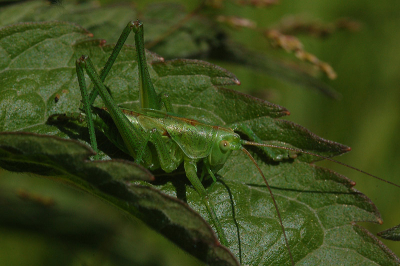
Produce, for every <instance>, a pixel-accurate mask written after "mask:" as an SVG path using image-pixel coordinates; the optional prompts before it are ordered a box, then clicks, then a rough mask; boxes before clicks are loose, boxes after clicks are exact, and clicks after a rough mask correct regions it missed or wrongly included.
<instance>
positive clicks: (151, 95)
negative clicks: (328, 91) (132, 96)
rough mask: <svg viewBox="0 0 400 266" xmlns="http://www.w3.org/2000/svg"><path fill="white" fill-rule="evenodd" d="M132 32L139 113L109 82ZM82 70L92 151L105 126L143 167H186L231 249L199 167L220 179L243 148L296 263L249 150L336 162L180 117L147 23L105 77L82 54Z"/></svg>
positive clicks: (136, 27)
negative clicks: (156, 68)
mask: <svg viewBox="0 0 400 266" xmlns="http://www.w3.org/2000/svg"><path fill="white" fill-rule="evenodd" d="M131 31H133V32H134V33H135V44H136V50H137V55H138V68H139V100H140V106H141V108H140V110H138V111H128V110H123V109H121V108H120V107H118V106H117V104H116V103H115V102H114V100H113V98H112V97H111V95H110V93H109V91H108V88H107V87H106V86H105V85H104V84H103V81H104V80H105V78H106V76H107V74H108V72H109V71H110V69H111V68H112V65H113V63H114V62H115V60H116V58H117V56H118V54H119V52H120V50H121V48H122V47H123V45H124V43H125V41H126V39H127V38H128V36H129V34H130V32H131ZM76 70H77V76H78V81H79V86H80V89H81V94H82V101H83V109H84V113H85V114H86V123H87V126H88V129H89V136H90V143H91V146H92V148H93V149H94V150H95V151H97V150H98V149H97V141H96V136H95V127H102V128H103V132H105V133H107V134H106V135H107V137H108V138H109V139H110V140H111V141H112V142H113V143H114V144H115V145H116V146H117V147H118V148H120V149H121V150H122V151H124V152H126V153H127V154H129V155H130V156H132V157H133V158H134V159H135V161H136V162H137V163H139V164H141V165H143V166H145V167H146V168H149V169H150V170H154V169H157V168H161V169H162V170H163V171H165V172H172V171H174V170H175V169H177V167H178V166H179V165H181V164H182V163H183V165H184V169H185V172H186V176H187V178H188V179H189V181H190V182H191V184H192V185H193V187H194V188H195V189H196V191H197V192H198V193H199V194H200V196H201V198H202V201H203V203H204V205H205V206H206V208H207V211H208V214H209V216H210V218H211V221H212V222H213V224H214V227H215V229H216V231H217V234H218V236H219V239H220V242H221V243H222V244H223V245H227V239H226V237H225V233H224V229H223V227H222V226H221V223H220V222H219V219H218V217H217V215H216V212H215V210H214V204H213V202H212V201H211V199H210V198H209V197H208V195H207V191H206V189H205V188H204V186H203V184H202V182H201V178H199V177H198V174H197V172H198V171H197V165H198V163H199V162H202V167H203V169H202V175H204V174H208V175H209V176H211V178H213V179H214V181H215V180H216V177H215V173H216V172H217V171H218V170H219V169H220V168H221V167H222V166H223V165H224V164H225V162H226V161H227V159H228V158H229V156H230V155H231V152H232V151H234V150H242V151H243V152H244V153H245V154H246V155H247V156H248V157H249V158H250V160H252V162H253V163H254V164H255V166H256V167H257V169H258V171H259V173H260V175H261V176H262V178H263V179H264V182H265V184H266V187H267V188H268V190H269V193H270V194H271V198H272V201H273V204H274V206H275V209H276V212H277V216H278V219H279V221H280V226H281V228H282V234H283V238H284V240H285V243H286V246H287V252H288V254H289V257H290V261H291V264H292V265H294V260H293V257H292V254H291V249H290V246H289V242H288V239H287V237H286V233H285V228H284V226H283V223H282V220H281V218H280V213H279V208H278V206H277V203H276V202H275V199H274V196H273V194H272V191H271V189H270V187H269V185H268V182H267V180H266V178H265V176H264V174H263V172H262V171H261V170H260V168H259V167H258V165H257V163H256V161H255V160H254V159H253V157H252V155H251V154H250V153H249V152H248V151H247V150H246V149H245V148H244V147H243V146H245V145H252V146H261V147H267V148H272V149H284V150H286V151H287V157H291V158H295V157H296V156H297V154H298V153H307V154H310V155H313V156H316V157H320V158H322V159H327V160H331V161H335V160H332V159H330V158H326V157H324V156H319V155H316V154H312V153H309V152H307V151H303V150H300V149H295V148H289V147H280V146H274V145H268V144H263V143H261V140H260V139H258V137H257V136H256V135H255V134H254V133H253V132H252V131H251V129H250V128H247V127H244V126H232V127H230V128H224V127H219V126H211V125H206V124H202V123H200V122H198V121H195V120H191V119H186V118H181V117H178V116H174V115H173V113H174V112H173V107H172V104H171V102H170V100H169V98H168V95H157V94H156V92H155V89H154V87H153V85H152V82H151V79H150V75H149V72H148V69H147V63H146V57H145V51H144V40H143V25H142V23H141V22H139V21H134V22H130V23H128V25H127V26H126V28H125V29H124V31H123V32H122V34H121V36H120V38H119V40H118V42H117V44H116V46H115V48H114V50H113V52H112V54H111V55H110V57H109V59H108V61H107V63H106V65H105V67H104V68H103V69H102V71H101V73H100V75H99V74H97V72H96V70H95V67H94V66H93V64H92V62H91V59H90V58H89V57H88V56H81V57H80V58H79V59H78V60H77V62H76ZM84 71H86V73H87V74H88V76H89V77H90V79H91V81H92V82H93V84H94V88H93V90H92V91H91V92H90V94H88V90H87V87H86V83H85V74H84ZM111 89H112V88H111ZM99 94H100V96H101V98H102V100H103V102H104V104H105V106H106V108H104V109H95V108H92V105H93V103H94V101H95V99H96V97H97V96H98V95H99ZM164 109H165V110H164ZM93 112H95V113H96V115H95V116H93ZM101 113H108V114H109V116H111V118H112V120H113V122H114V123H115V126H116V128H117V132H116V131H110V130H108V129H107V124H106V123H107V122H105V121H103V120H102V119H101ZM235 131H236V132H241V133H242V134H244V135H246V136H247V137H248V138H249V139H250V141H247V140H243V139H241V137H240V135H238V133H236V132H235ZM275 158H276V159H283V158H280V155H278V156H276V157H275ZM335 162H337V161H335ZM338 163H340V162H338ZM340 164H342V163H340ZM346 166H347V165H346ZM349 167H350V166H349ZM351 168H352V167H351ZM353 169H354V168H353ZM357 170H358V169H357ZM366 174H367V173H366ZM368 175H369V174H368ZM374 177H375V176H374Z"/></svg>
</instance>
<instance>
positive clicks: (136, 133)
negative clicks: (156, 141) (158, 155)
mask: <svg viewBox="0 0 400 266" xmlns="http://www.w3.org/2000/svg"><path fill="white" fill-rule="evenodd" d="M76 66H77V74H78V80H80V86H81V90H85V88H86V84H85V81H84V72H83V69H85V70H86V73H87V74H88V76H89V77H90V79H91V80H92V82H93V83H94V84H95V89H96V90H98V93H99V94H100V96H101V98H102V99H103V101H104V103H105V105H106V107H107V109H108V112H109V113H110V115H111V117H112V119H113V121H114V123H115V125H116V127H117V128H118V132H119V133H120V135H121V137H122V139H123V140H124V143H125V145H126V147H127V149H128V151H129V154H130V155H131V156H132V157H133V158H135V157H136V155H137V154H138V153H139V154H141V152H142V149H146V148H148V147H147V141H146V137H145V136H144V133H143V132H141V131H140V130H138V129H136V128H135V127H133V126H132V124H131V122H130V121H129V120H128V118H126V116H125V115H124V114H123V113H122V111H121V110H120V109H119V107H118V106H117V104H116V103H115V101H114V99H113V98H112V97H111V95H110V94H109V92H108V91H107V89H106V87H105V86H104V84H103V82H102V81H101V79H100V76H99V75H98V74H97V72H96V70H95V68H94V66H93V63H92V61H91V60H90V58H89V57H88V56H81V57H80V58H79V59H78V60H77V63H76ZM86 98H87V97H86ZM85 105H86V104H85ZM85 112H87V113H86V114H90V113H91V110H90V106H89V110H88V111H86V110H85ZM88 117H90V115H89V116H88ZM88 119H89V118H88ZM92 122H93V120H92ZM92 122H89V123H92ZM89 123H88V125H89ZM89 130H90V131H92V132H93V134H94V126H93V128H92V129H91V128H89ZM90 134H91V133H90ZM94 141H95V138H94ZM91 144H92V143H91ZM92 145H93V144H92ZM95 145H96V146H97V144H95ZM149 154H150V152H145V153H144V155H143V156H146V155H149Z"/></svg>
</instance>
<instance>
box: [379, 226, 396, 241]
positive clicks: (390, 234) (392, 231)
mask: <svg viewBox="0 0 400 266" xmlns="http://www.w3.org/2000/svg"><path fill="white" fill-rule="evenodd" d="M378 236H380V237H382V238H384V239H389V240H393V241H400V225H396V226H394V227H392V228H389V229H387V230H385V231H382V232H379V233H378Z"/></svg>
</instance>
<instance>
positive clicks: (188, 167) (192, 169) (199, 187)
mask: <svg viewBox="0 0 400 266" xmlns="http://www.w3.org/2000/svg"><path fill="white" fill-rule="evenodd" d="M184 167H185V172H186V176H187V178H188V179H189V181H190V183H192V185H193V187H194V188H195V189H196V191H197V193H199V195H200V197H201V200H202V201H203V203H204V205H205V206H206V208H207V211H208V213H209V214H210V216H211V220H212V222H213V223H214V226H215V228H216V230H217V233H218V236H219V239H220V241H221V244H222V245H224V246H227V245H228V240H227V239H226V236H225V233H224V230H223V229H222V226H221V223H220V222H219V219H218V217H217V215H216V213H215V209H214V204H213V202H212V201H211V199H210V198H209V197H208V193H207V191H206V189H205V188H204V186H203V184H201V182H200V179H199V178H198V177H197V165H196V162H195V161H193V160H191V159H189V158H185V161H184Z"/></svg>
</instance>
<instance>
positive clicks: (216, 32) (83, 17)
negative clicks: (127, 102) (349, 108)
mask: <svg viewBox="0 0 400 266" xmlns="http://www.w3.org/2000/svg"><path fill="white" fill-rule="evenodd" d="M203 9H204V10H203ZM203 9H199V13H200V15H199V14H191V13H189V12H188V11H187V10H185V8H184V7H183V6H182V5H180V4H176V3H153V4H148V5H146V6H145V8H144V10H143V11H142V12H140V13H138V12H137V11H136V8H135V7H134V6H133V5H132V4H128V3H120V4H113V5H99V3H98V2H96V1H88V2H85V3H83V4H82V3H79V4H77V1H63V2H62V5H61V6H60V5H56V4H52V5H49V4H48V2H47V1H28V2H25V3H20V4H18V5H11V6H9V7H5V8H3V9H0V26H6V25H10V24H12V23H17V22H28V21H29V22H31V21H36V22H39V21H50V20H56V21H69V22H73V23H77V24H79V25H81V26H83V27H84V28H86V29H88V30H89V31H90V32H91V33H93V35H94V36H95V37H96V38H102V39H105V40H107V42H109V43H115V42H117V40H118V37H119V35H120V31H122V29H123V28H124V26H125V25H126V24H127V22H128V21H130V20H134V19H136V18H139V17H140V19H141V20H142V21H143V22H144V25H145V32H146V34H145V41H146V43H147V45H150V46H151V50H152V51H155V52H157V53H159V54H161V55H163V56H164V57H165V58H168V59H171V58H177V57H178V58H199V57H202V58H207V59H208V60H222V61H223V62H227V63H229V64H235V65H240V66H247V67H250V69H251V70H252V71H254V70H255V71H261V72H262V73H266V74H268V75H269V76H271V77H274V78H278V79H282V80H284V81H286V82H290V83H293V84H296V85H301V86H303V87H306V88H311V89H315V90H317V91H320V92H321V93H323V94H325V95H326V96H328V97H331V98H339V97H340V94H339V93H337V92H336V91H334V90H333V89H332V88H331V87H329V86H328V85H327V84H326V83H324V82H323V81H321V80H319V79H318V78H315V77H314V76H311V75H310V74H308V73H306V72H304V71H302V70H299V69H298V67H293V66H291V65H289V64H284V63H283V62H282V61H280V60H279V59H275V58H273V57H272V56H269V55H264V54H262V53H260V52H251V51H249V49H248V48H246V47H242V46H240V45H238V44H237V43H236V42H234V41H233V40H232V39H231V38H230V36H229V33H228V32H227V31H226V29H225V28H224V27H221V25H220V24H219V23H218V22H217V21H216V19H215V18H214V17H213V15H212V14H213V12H214V10H211V12H208V11H210V10H208V9H206V8H205V7H203ZM180 21H184V23H181V22H180ZM177 25H179V27H177V28H175V27H176V26H177ZM128 42H129V41H128ZM130 43H131V44H133V40H131V41H130Z"/></svg>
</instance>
